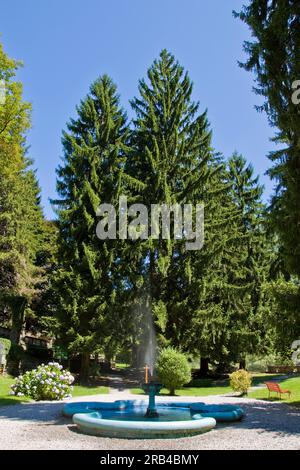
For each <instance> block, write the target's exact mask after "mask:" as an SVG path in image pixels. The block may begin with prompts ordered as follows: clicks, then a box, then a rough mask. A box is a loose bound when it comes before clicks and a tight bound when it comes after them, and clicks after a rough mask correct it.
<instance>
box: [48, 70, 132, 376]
mask: <svg viewBox="0 0 300 470" xmlns="http://www.w3.org/2000/svg"><path fill="white" fill-rule="evenodd" d="M67 127H68V130H67V131H66V132H64V133H63V147H64V160H63V164H62V165H61V166H60V167H59V169H58V183H57V189H58V193H59V195H60V200H57V201H54V202H55V205H56V208H57V213H58V217H59V222H58V223H59V253H58V257H59V267H58V273H57V279H56V286H57V289H58V297H59V304H58V305H59V307H58V314H59V319H60V322H61V340H64V341H66V342H67V344H68V345H69V350H70V351H71V352H72V353H80V354H81V357H82V360H81V381H82V382H86V381H87V379H88V374H89V360H90V355H91V354H92V353H94V352H97V351H99V350H101V349H102V350H103V347H104V346H105V344H106V342H107V339H108V338H109V337H110V336H111V335H112V334H113V333H115V334H117V333H116V331H117V316H118V305H117V299H118V292H120V290H121V289H118V288H117V285H118V283H119V284H122V282H123V278H122V277H121V278H120V276H119V270H120V269H121V268H120V266H119V264H120V263H119V261H120V256H119V254H118V249H119V248H118V247H119V244H118V240H109V239H107V240H99V239H98V238H97V235H96V226H97V217H96V213H97V209H98V207H99V205H100V204H101V203H111V204H113V205H114V206H115V207H117V205H118V198H119V195H121V194H122V185H123V179H122V174H123V170H124V159H125V150H126V139H127V132H128V131H127V126H126V116H125V114H124V112H123V111H122V109H121V108H120V104H119V98H118V95H117V92H116V86H115V85H114V84H113V82H112V81H111V79H110V78H109V77H108V76H105V75H104V76H102V77H100V78H99V79H98V80H96V81H95V82H94V83H93V84H92V86H91V88H90V93H89V94H88V96H87V97H86V98H85V99H84V100H82V101H81V103H80V105H79V106H78V107H77V118H76V119H71V120H70V122H69V124H68V126H67Z"/></svg>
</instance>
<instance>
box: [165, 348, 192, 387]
mask: <svg viewBox="0 0 300 470" xmlns="http://www.w3.org/2000/svg"><path fill="white" fill-rule="evenodd" d="M156 368H157V373H158V377H159V380H160V381H161V382H162V384H163V385H164V386H165V387H166V388H167V389H168V390H169V391H170V395H175V390H176V389H177V388H180V387H182V386H183V385H185V384H187V383H189V382H190V381H191V379H192V376H191V367H190V365H189V362H188V360H187V358H186V356H185V355H184V354H182V353H181V352H179V351H177V350H176V349H174V348H171V347H167V348H164V349H162V351H161V353H160V355H159V358H158V361H157V365H156Z"/></svg>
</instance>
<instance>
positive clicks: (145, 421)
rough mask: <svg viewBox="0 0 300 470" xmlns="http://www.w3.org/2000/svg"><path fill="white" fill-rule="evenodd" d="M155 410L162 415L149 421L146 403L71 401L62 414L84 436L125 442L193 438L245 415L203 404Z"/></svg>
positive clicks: (164, 406)
mask: <svg viewBox="0 0 300 470" xmlns="http://www.w3.org/2000/svg"><path fill="white" fill-rule="evenodd" d="M156 409H157V412H158V415H159V416H158V417H153V418H149V417H146V416H145V414H146V411H147V403H146V402H145V401H144V400H124V401H123V400H120V401H115V402H113V403H106V402H77V403H76V402H72V403H67V404H66V405H65V406H64V408H63V414H64V415H65V416H67V417H73V422H74V423H75V424H76V425H77V427H78V429H79V430H80V431H81V432H83V433H85V434H91V435H99V436H103V437H120V438H126V439H133V438H134V439H148V438H164V437H165V438H172V437H183V436H192V435H195V434H200V433H203V432H207V431H210V430H211V429H213V428H214V427H215V426H216V421H227V422H229V421H238V420H240V419H241V418H242V417H243V415H244V412H243V410H242V409H241V408H239V407H235V406H232V405H205V404H204V403H187V402H172V403H168V402H167V403H157V404H156Z"/></svg>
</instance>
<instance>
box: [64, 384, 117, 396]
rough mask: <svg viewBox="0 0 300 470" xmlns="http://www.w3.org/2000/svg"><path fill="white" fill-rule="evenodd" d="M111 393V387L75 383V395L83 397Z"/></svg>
mask: <svg viewBox="0 0 300 470" xmlns="http://www.w3.org/2000/svg"><path fill="white" fill-rule="evenodd" d="M107 393H109V387H103V386H101V387H84V386H83V385H74V390H73V393H72V395H73V397H83V396H85V395H105V394H107Z"/></svg>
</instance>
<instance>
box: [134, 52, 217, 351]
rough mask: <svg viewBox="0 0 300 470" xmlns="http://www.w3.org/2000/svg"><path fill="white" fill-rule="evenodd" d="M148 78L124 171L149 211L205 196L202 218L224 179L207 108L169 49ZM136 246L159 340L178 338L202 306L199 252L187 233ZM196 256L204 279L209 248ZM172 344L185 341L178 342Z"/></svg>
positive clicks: (141, 89)
mask: <svg viewBox="0 0 300 470" xmlns="http://www.w3.org/2000/svg"><path fill="white" fill-rule="evenodd" d="M147 77H148V81H146V80H141V81H140V84H139V92H140V97H139V98H135V99H134V100H132V106H133V109H134V111H135V112H136V118H135V120H134V130H133V133H132V140H131V145H132V151H131V154H130V158H129V159H128V161H127V167H126V170H127V172H129V173H130V174H131V175H134V176H135V177H136V178H137V179H139V180H141V181H143V182H144V184H145V186H144V188H143V190H142V191H140V192H139V193H138V195H139V201H140V202H143V204H145V205H146V206H147V207H148V209H149V212H150V211H151V204H167V205H169V206H170V205H172V204H176V203H178V204H181V205H183V204H188V203H190V204H192V205H193V206H194V207H195V206H196V204H201V203H205V217H206V220H205V225H206V224H207V222H208V219H210V221H211V222H212V219H213V217H214V215H215V214H213V209H212V208H213V207H215V208H216V207H217V202H216V200H217V199H218V198H217V196H216V195H217V194H218V193H219V192H222V191H223V190H224V188H225V186H226V185H225V182H222V181H221V176H220V175H221V168H222V162H221V161H220V159H219V157H218V156H217V155H215V153H214V151H213V149H212V147H211V132H210V129H209V124H208V120H207V113H206V112H204V113H199V104H198V103H195V102H193V101H192V98H191V95H192V88H193V87H192V83H191V81H190V78H189V76H188V74H187V73H186V72H184V69H183V68H182V67H181V66H180V65H179V64H178V62H176V60H175V59H174V57H173V56H172V55H171V54H170V53H168V52H167V51H166V50H163V51H162V52H161V54H160V58H159V60H156V61H154V63H153V65H152V66H151V67H150V69H149V70H148V73H147ZM207 217H208V219H207ZM224 219H226V216H224V217H223V219H222V221H223V223H224V224H225V220H224ZM218 223H220V220H216V221H215V224H216V226H217V225H218ZM205 243H207V242H206V241H205ZM137 247H138V248H137V249H139V250H141V252H142V256H143V259H144V260H145V261H144V264H142V268H143V269H144V279H145V283H146V291H147V292H148V297H149V299H150V301H149V302H150V304H151V310H152V313H153V316H154V321H155V324H156V329H157V331H158V332H159V334H160V341H161V342H162V343H163V342H164V343H166V342H174V343H176V342H177V340H178V339H179V338H180V339H182V338H183V335H182V334H181V333H182V332H183V331H186V328H185V326H184V324H185V323H186V321H187V319H188V323H189V324H190V318H191V316H193V315H194V314H195V308H196V307H195V304H196V305H197V306H198V305H199V296H200V290H199V289H200V288H199V285H195V282H194V281H193V277H194V276H195V270H196V267H195V266H196V265H197V260H198V259H199V255H198V254H195V253H193V252H192V251H187V250H186V248H185V240H174V238H173V239H171V240H164V239H162V237H160V238H159V239H158V240H157V239H155V240H153V239H150V240H149V241H148V240H147V241H144V242H143V241H141V242H139V243H138V244H137ZM212 251H213V250H212ZM201 260H202V269H201V272H200V273H199V272H198V277H200V278H201V279H202V277H203V274H204V272H205V268H207V265H208V263H210V257H209V256H208V254H207V252H206V256H204V255H203V256H202V258H201ZM198 265H199V263H198ZM198 265H197V266H198ZM197 269H198V267H197ZM199 270H200V268H199ZM193 297H194V299H195V303H194V302H193ZM193 309H194V310H193ZM182 324H183V326H182ZM177 345H180V347H182V348H184V347H186V343H184V342H181V341H178V344H177Z"/></svg>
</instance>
